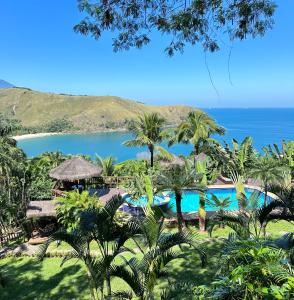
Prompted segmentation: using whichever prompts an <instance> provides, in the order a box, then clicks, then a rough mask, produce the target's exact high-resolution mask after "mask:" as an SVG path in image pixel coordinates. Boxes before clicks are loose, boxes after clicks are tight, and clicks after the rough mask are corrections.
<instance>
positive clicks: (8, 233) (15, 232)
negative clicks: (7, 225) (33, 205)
mask: <svg viewBox="0 0 294 300" xmlns="http://www.w3.org/2000/svg"><path fill="white" fill-rule="evenodd" d="M22 235H23V231H22V230H21V229H19V228H15V229H10V230H5V232H2V233H1V232H0V246H1V247H2V246H3V245H4V244H5V243H7V242H9V241H14V240H16V239H18V238H20V237H21V236H22Z"/></svg>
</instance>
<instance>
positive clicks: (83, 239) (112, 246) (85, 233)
mask: <svg viewBox="0 0 294 300" xmlns="http://www.w3.org/2000/svg"><path fill="white" fill-rule="evenodd" d="M84 195H86V194H84ZM123 202H124V200H123V199H122V198H121V197H119V196H115V197H113V198H112V199H111V200H110V201H109V202H107V204H106V205H105V206H104V207H101V206H100V207H99V206H98V207H89V208H87V209H86V210H82V212H81V214H80V216H79V217H78V218H79V222H78V223H77V226H76V227H75V230H73V231H70V232H66V231H64V230H60V231H58V232H56V233H54V234H53V235H52V236H51V237H50V238H49V240H48V242H47V243H46V244H44V245H43V246H42V247H41V249H40V258H43V257H44V256H45V254H46V251H47V249H48V246H49V244H50V243H52V242H54V241H57V240H58V241H62V242H65V243H67V244H68V245H69V246H70V247H71V248H72V251H71V252H70V253H69V254H68V255H67V256H66V257H65V258H64V260H63V263H62V264H64V263H65V262H66V261H67V260H69V259H73V258H74V259H79V260H81V261H82V262H83V263H84V265H85V267H86V269H87V276H88V282H89V286H90V291H91V296H92V299H94V300H98V299H105V298H104V294H105V293H104V286H105V285H106V290H107V295H108V296H109V298H110V297H111V296H112V294H113V293H112V286H111V272H112V270H113V269H114V268H115V267H116V264H117V260H116V258H118V257H122V256H121V255H122V254H123V253H125V252H130V253H132V252H133V251H132V250H131V249H129V248H127V247H125V242H126V241H127V240H128V239H129V238H130V237H132V236H133V235H134V234H135V233H136V232H137V230H138V227H137V226H135V224H133V222H132V221H128V222H125V223H124V224H123V225H118V224H117V222H116V220H115V216H116V213H117V210H118V208H119V207H120V206H121V205H122V204H123ZM90 243H92V244H93V243H94V244H96V245H97V247H98V249H99V250H98V252H99V253H98V255H97V253H96V254H94V253H93V252H92V250H91V247H90ZM133 254H134V252H133Z"/></svg>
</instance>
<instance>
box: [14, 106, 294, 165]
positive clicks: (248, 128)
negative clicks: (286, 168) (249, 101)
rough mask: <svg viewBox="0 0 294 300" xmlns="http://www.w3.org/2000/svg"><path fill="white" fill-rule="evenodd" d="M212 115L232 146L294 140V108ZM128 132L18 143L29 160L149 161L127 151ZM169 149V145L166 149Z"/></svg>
mask: <svg viewBox="0 0 294 300" xmlns="http://www.w3.org/2000/svg"><path fill="white" fill-rule="evenodd" d="M204 110H205V111H206V112H207V113H208V114H209V115H211V116H212V117H213V118H215V119H216V121H217V122H218V123H219V124H220V125H222V126H224V127H225V128H226V134H225V135H224V136H221V137H215V138H216V139H218V140H219V141H221V142H223V141H226V142H230V141H231V140H232V138H235V139H236V140H238V141H241V140H243V139H244V138H245V137H246V136H252V137H253V141H254V146H255V148H256V149H257V150H258V151H261V152H262V150H261V149H262V147H263V146H266V145H269V144H273V143H277V144H281V141H282V140H286V141H289V140H294V108H273V109H264V108H259V109H253V108H248V109H230V108H228V109H227V108H226V109H225V108H224V109H204ZM131 138H132V135H131V134H130V133H127V132H123V133H121V132H112V133H86V134H65V135H55V136H47V137H40V138H34V139H26V140H21V141H19V142H18V146H19V147H21V148H22V149H23V150H24V152H25V153H26V154H27V155H28V157H33V156H36V155H39V154H41V153H43V152H46V151H57V150H59V151H61V152H63V153H65V154H87V155H90V156H91V157H95V154H99V155H100V156H102V157H106V156H109V155H112V156H114V157H115V158H116V160H117V162H120V161H123V160H127V159H132V158H138V157H145V156H146V155H147V149H146V148H130V147H125V146H123V145H122V143H123V142H124V141H126V140H128V139H131ZM163 146H165V147H167V146H166V145H165V144H164V145H163ZM169 150H170V151H171V152H173V153H175V154H185V155H187V154H189V153H190V152H191V150H192V147H191V146H190V145H181V144H180V145H175V146H173V147H171V148H169Z"/></svg>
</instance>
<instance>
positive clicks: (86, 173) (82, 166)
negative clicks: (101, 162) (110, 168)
mask: <svg viewBox="0 0 294 300" xmlns="http://www.w3.org/2000/svg"><path fill="white" fill-rule="evenodd" d="M101 173H102V168H100V167H98V166H96V165H94V164H93V163H91V162H89V161H87V160H85V159H84V158H81V157H78V156H77V157H73V158H71V159H68V160H66V161H64V162H63V163H61V164H60V165H59V166H58V167H57V168H55V169H53V170H52V171H51V172H50V173H49V175H50V177H52V178H54V179H57V180H60V181H75V180H80V179H88V178H92V177H98V176H100V175H101Z"/></svg>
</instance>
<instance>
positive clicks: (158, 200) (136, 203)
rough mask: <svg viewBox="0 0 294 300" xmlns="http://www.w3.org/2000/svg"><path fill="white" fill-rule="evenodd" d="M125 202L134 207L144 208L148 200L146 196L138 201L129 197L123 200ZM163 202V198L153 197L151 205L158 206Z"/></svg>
mask: <svg viewBox="0 0 294 300" xmlns="http://www.w3.org/2000/svg"><path fill="white" fill-rule="evenodd" d="M125 200H126V202H128V203H129V204H131V205H134V206H146V204H147V202H148V199H147V196H142V197H140V198H139V199H136V200H135V199H132V198H131V197H130V196H127V197H126V198H125ZM163 201H164V196H154V197H153V205H160V204H162V202H163Z"/></svg>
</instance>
